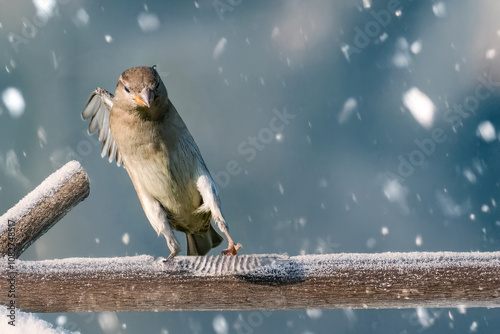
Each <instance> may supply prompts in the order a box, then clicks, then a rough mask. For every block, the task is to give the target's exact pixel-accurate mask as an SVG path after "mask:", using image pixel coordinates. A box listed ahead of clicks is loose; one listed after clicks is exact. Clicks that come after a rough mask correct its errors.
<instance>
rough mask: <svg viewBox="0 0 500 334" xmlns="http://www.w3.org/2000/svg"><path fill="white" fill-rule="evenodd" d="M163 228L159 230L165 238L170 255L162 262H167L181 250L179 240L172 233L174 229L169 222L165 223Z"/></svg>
mask: <svg viewBox="0 0 500 334" xmlns="http://www.w3.org/2000/svg"><path fill="white" fill-rule="evenodd" d="M165 225H166V226H165V228H164V229H163V230H162V231H161V234H163V236H164V237H165V239H167V246H168V249H170V255H169V256H168V258H167V259H166V260H164V261H163V262H167V261H169V260H171V259H173V258H174V256H176V255H177V254H179V253H180V251H181V245H180V244H179V240H177V237H176V236H175V234H174V231H173V230H172V228H171V227H170V224H165Z"/></svg>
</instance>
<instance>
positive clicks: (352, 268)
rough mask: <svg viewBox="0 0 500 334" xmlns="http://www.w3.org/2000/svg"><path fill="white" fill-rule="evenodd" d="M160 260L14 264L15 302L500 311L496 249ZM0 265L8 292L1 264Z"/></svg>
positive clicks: (70, 308)
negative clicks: (483, 309)
mask: <svg viewBox="0 0 500 334" xmlns="http://www.w3.org/2000/svg"><path fill="white" fill-rule="evenodd" d="M162 260H163V258H159V259H154V258H153V257H151V256H147V255H142V256H134V257H119V258H69V259H61V260H46V261H19V260H18V261H16V264H15V268H16V305H17V307H19V308H20V309H21V310H23V311H30V312H85V311H171V310H256V309H259V310H289V309H306V308H328V309H333V308H416V307H458V306H464V307H499V306H500V252H493V253H474V252H471V253H452V252H438V253H380V254H326V255H304V256H292V257H288V256H282V255H237V256H200V257H194V256H193V257H185V256H178V257H176V258H174V259H173V260H172V261H170V262H167V263H164V262H163V261H162ZM2 261H3V262H2ZM0 268H1V269H0V291H6V289H7V284H8V280H7V278H8V273H7V271H6V270H5V269H4V268H7V259H6V258H3V259H0ZM5 303H7V294H0V304H5Z"/></svg>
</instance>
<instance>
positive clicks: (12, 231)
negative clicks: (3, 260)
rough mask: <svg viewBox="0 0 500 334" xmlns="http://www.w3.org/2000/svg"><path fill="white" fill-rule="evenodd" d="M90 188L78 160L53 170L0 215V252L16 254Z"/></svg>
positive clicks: (80, 199)
mask: <svg viewBox="0 0 500 334" xmlns="http://www.w3.org/2000/svg"><path fill="white" fill-rule="evenodd" d="M89 191H90V186H89V179H88V176H87V173H86V172H85V170H84V169H83V167H82V166H81V165H80V163H78V162H77V161H70V162H68V163H67V164H66V165H64V166H63V167H62V168H60V169H59V170H57V171H56V172H54V173H53V174H52V175H50V176H49V177H48V178H47V179H45V181H43V182H42V183H41V184H40V185H39V186H38V187H36V188H35V190H33V191H32V192H30V193H29V194H28V195H27V196H26V197H24V198H23V199H22V200H21V201H19V203H17V204H16V205H15V206H14V207H13V208H11V209H10V210H9V211H7V212H6V213H5V214H4V215H3V216H1V217H0V256H2V255H9V256H14V257H15V258H18V257H19V255H21V253H22V252H24V250H26V248H28V247H29V246H30V245H31V244H32V243H33V242H34V241H35V240H36V239H38V238H39V237H41V236H42V235H43V234H44V233H45V232H47V231H48V230H49V229H50V228H51V227H52V226H53V225H54V224H55V223H57V222H58V221H59V220H60V219H61V218H62V217H64V216H65V215H66V213H68V212H69V211H70V210H71V209H72V208H73V207H74V206H75V205H77V204H78V203H80V202H81V201H83V200H84V199H85V198H86V197H87V196H88V195H89ZM9 246H10V247H9Z"/></svg>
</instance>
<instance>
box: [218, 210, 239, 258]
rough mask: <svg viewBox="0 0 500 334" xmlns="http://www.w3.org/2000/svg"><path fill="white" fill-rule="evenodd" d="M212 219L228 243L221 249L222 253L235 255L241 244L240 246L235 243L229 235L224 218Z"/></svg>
mask: <svg viewBox="0 0 500 334" xmlns="http://www.w3.org/2000/svg"><path fill="white" fill-rule="evenodd" d="M214 220H215V223H216V224H217V227H218V228H219V230H221V232H222V233H224V234H225V235H226V238H227V241H228V243H229V245H228V247H227V248H226V249H224V250H223V251H222V255H236V254H237V250H238V249H240V248H241V247H243V246H241V244H235V243H234V241H233V239H232V238H231V236H229V232H228V228H227V224H226V221H225V220H224V218H222V217H216V219H214Z"/></svg>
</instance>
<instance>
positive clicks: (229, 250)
mask: <svg viewBox="0 0 500 334" xmlns="http://www.w3.org/2000/svg"><path fill="white" fill-rule="evenodd" d="M223 232H224V234H225V235H226V238H227V240H228V242H229V245H228V247H227V249H224V250H223V251H222V255H236V254H238V253H237V250H238V249H240V248H242V247H243V246H242V245H241V244H236V245H235V244H234V241H233V239H231V237H230V236H229V232H228V231H227V230H226V231H223Z"/></svg>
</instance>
